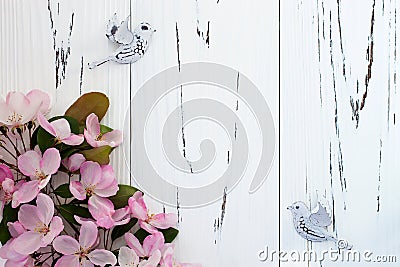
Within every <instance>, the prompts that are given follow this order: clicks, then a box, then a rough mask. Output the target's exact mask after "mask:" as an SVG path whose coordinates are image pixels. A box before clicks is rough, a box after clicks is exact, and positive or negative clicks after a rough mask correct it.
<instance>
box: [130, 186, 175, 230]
mask: <svg viewBox="0 0 400 267" xmlns="http://www.w3.org/2000/svg"><path fill="white" fill-rule="evenodd" d="M128 204H129V208H130V210H131V214H132V216H133V217H135V218H137V219H139V224H140V227H141V228H143V229H144V230H146V231H147V232H149V233H151V234H153V233H157V232H158V230H157V228H158V229H167V228H170V227H173V226H175V225H176V223H177V222H178V217H177V215H176V214H174V213H160V214H150V213H149V211H148V209H147V206H146V203H145V202H144V199H143V193H142V192H140V191H137V192H136V193H135V194H134V195H133V196H132V197H130V198H129V201H128Z"/></svg>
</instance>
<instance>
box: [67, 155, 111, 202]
mask: <svg viewBox="0 0 400 267" xmlns="http://www.w3.org/2000/svg"><path fill="white" fill-rule="evenodd" d="M80 173H81V182H79V181H73V182H71V184H70V187H69V188H70V190H71V193H72V195H74V197H75V198H77V199H79V200H84V199H86V197H91V196H94V195H96V196H99V197H111V196H114V195H115V194H116V193H117V191H118V183H117V180H116V178H115V174H114V170H113V168H112V167H111V165H104V166H100V165H99V164H98V163H97V162H93V161H87V162H85V163H83V164H82V166H81V169H80Z"/></svg>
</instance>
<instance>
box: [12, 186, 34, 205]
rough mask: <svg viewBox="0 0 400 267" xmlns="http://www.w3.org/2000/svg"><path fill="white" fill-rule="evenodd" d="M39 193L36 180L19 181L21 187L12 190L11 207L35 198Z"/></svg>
mask: <svg viewBox="0 0 400 267" xmlns="http://www.w3.org/2000/svg"><path fill="white" fill-rule="evenodd" d="M38 193H39V182H38V181H37V180H35V181H30V182H27V183H25V182H23V183H21V187H20V188H19V189H18V190H17V191H15V192H14V194H13V199H12V204H11V206H12V207H13V208H16V207H18V206H19V204H21V203H28V202H31V201H32V200H34V199H35V198H36V196H37V195H38Z"/></svg>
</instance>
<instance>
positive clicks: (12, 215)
mask: <svg viewBox="0 0 400 267" xmlns="http://www.w3.org/2000/svg"><path fill="white" fill-rule="evenodd" d="M17 220H18V209H13V208H12V207H11V204H8V205H5V206H4V210H3V220H2V221H1V223H0V242H1V244H2V245H4V244H5V243H7V241H8V240H9V239H10V238H11V235H10V232H9V231H8V226H7V223H9V222H15V221H17Z"/></svg>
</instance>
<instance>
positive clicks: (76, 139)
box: [62, 134, 85, 146]
mask: <svg viewBox="0 0 400 267" xmlns="http://www.w3.org/2000/svg"><path fill="white" fill-rule="evenodd" d="M83 141H85V138H84V137H83V135H81V134H79V135H76V134H71V135H70V136H69V137H67V138H63V139H62V142H63V143H64V144H66V145H69V146H78V145H80V144H82V143H83Z"/></svg>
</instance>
